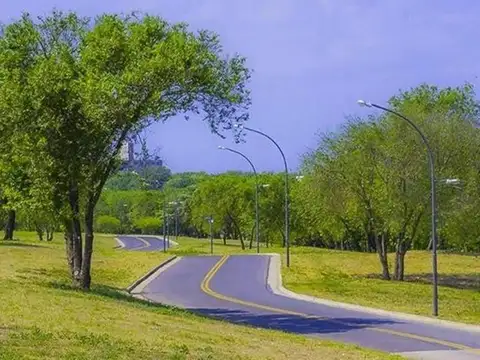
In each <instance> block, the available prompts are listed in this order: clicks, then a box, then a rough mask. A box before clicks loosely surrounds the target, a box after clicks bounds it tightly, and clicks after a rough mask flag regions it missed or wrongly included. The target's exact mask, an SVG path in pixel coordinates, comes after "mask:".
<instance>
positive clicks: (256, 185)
mask: <svg viewBox="0 0 480 360" xmlns="http://www.w3.org/2000/svg"><path fill="white" fill-rule="evenodd" d="M218 149H219V150H227V151H230V152H233V153H235V154H238V155H240V156H241V157H243V158H244V159H245V160H247V162H248V163H249V164H250V166H251V167H252V170H253V175H255V241H256V242H257V254H258V253H260V242H259V237H260V236H259V221H258V176H257V170H256V169H255V166H254V165H253V163H252V162H251V161H250V159H249V158H248V157H247V156H246V155H244V154H242V153H241V152H240V151H237V150H233V149H230V148H227V147H225V146H219V147H218Z"/></svg>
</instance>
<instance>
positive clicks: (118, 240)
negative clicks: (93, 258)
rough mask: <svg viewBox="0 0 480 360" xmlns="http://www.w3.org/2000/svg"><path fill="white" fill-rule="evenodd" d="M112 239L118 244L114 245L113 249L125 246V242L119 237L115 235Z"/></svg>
mask: <svg viewBox="0 0 480 360" xmlns="http://www.w3.org/2000/svg"><path fill="white" fill-rule="evenodd" d="M113 239H114V240H115V241H116V242H117V244H118V246H115V249H125V246H126V245H125V243H124V242H123V241H122V240H120V239H119V238H118V237H116V236H115V237H114V238H113Z"/></svg>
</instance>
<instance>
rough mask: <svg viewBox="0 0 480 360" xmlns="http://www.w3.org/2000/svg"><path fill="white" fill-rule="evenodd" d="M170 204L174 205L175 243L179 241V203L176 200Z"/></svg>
mask: <svg viewBox="0 0 480 360" xmlns="http://www.w3.org/2000/svg"><path fill="white" fill-rule="evenodd" d="M169 204H171V205H174V206H175V207H174V214H175V233H174V236H175V241H177V240H178V201H177V200H175V201H171V202H169Z"/></svg>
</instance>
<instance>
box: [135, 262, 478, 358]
mask: <svg viewBox="0 0 480 360" xmlns="http://www.w3.org/2000/svg"><path fill="white" fill-rule="evenodd" d="M269 261H270V257H269V256H258V255H238V256H226V257H219V256H195V257H184V258H180V259H179V260H178V261H176V262H174V263H173V264H170V265H169V266H167V267H166V268H165V269H164V270H163V272H157V273H156V274H154V275H153V276H152V277H151V278H149V279H147V280H146V282H147V285H146V286H144V287H143V291H142V296H143V297H145V298H148V299H150V300H153V301H156V302H161V303H164V304H170V305H176V306H180V307H184V308H187V309H189V310H192V311H196V312H200V313H202V314H205V315H210V316H214V317H220V318H222V319H225V320H228V321H231V322H235V323H242V324H250V325H255V326H259V327H266V328H273V329H278V330H283V331H289V332H294V333H298V334H303V335H307V336H320V337H324V338H330V339H333V340H337V341H343V342H348V343H354V344H358V345H361V346H365V347H370V348H375V349H379V350H383V351H387V352H391V353H400V354H402V355H404V356H406V357H408V358H412V359H426V360H428V359H453V360H457V359H458V360H467V359H468V360H470V359H472V360H473V359H477V360H478V359H480V332H474V331H466V330H458V329H453V328H449V327H444V326H440V325H431V324H424V323H421V322H418V321H413V320H408V321H407V320H400V319H396V318H395V317H390V316H389V317H386V316H379V315H372V314H371V313H365V312H359V311H352V310H346V309H343V308H340V307H332V306H326V305H320V304H316V303H311V302H307V301H302V300H297V299H292V298H288V297H285V296H279V295H275V294H274V293H273V292H272V291H271V289H270V288H269V286H268V285H267V276H268V268H269ZM160 271H161V270H160ZM178 279H182V281H178ZM144 285H145V284H144ZM476 349H477V350H476Z"/></svg>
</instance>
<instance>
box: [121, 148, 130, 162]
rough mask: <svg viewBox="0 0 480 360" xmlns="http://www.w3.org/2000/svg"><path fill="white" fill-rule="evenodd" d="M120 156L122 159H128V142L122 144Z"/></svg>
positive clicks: (125, 160)
mask: <svg viewBox="0 0 480 360" xmlns="http://www.w3.org/2000/svg"><path fill="white" fill-rule="evenodd" d="M120 158H121V159H122V161H124V162H127V161H128V143H126V144H123V145H122V149H121V150H120Z"/></svg>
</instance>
